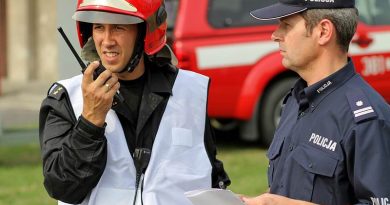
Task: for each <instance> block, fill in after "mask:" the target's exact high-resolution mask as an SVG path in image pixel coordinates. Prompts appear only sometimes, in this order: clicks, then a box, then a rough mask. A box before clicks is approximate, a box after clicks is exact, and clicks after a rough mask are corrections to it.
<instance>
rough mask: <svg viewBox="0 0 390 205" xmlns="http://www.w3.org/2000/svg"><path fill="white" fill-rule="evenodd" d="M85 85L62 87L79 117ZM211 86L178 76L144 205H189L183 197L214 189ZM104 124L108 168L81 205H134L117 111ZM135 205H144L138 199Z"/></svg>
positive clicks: (73, 81) (75, 81) (132, 175)
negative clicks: (209, 145) (208, 139)
mask: <svg viewBox="0 0 390 205" xmlns="http://www.w3.org/2000/svg"><path fill="white" fill-rule="evenodd" d="M81 80H82V75H78V76H75V77H73V78H70V79H67V80H63V81H60V82H59V83H60V84H62V85H63V86H64V87H65V88H66V90H67V92H68V94H69V97H70V101H71V103H72V107H73V110H74V112H75V116H76V117H78V116H80V115H81V112H82V108H83V98H82V91H81ZM208 82H209V80H208V78H207V77H205V76H203V75H200V74H196V73H194V72H190V71H185V70H179V73H178V75H177V78H176V81H175V83H174V86H173V89H172V93H173V94H172V96H170V98H169V100H168V104H167V106H166V109H165V112H164V114H163V117H162V119H161V123H160V127H159V129H158V132H157V135H156V138H155V141H154V144H153V149H152V155H151V159H150V162H149V165H148V168H147V170H146V172H145V175H144V183H143V192H142V200H143V204H144V205H191V202H190V201H189V200H188V199H187V198H185V196H184V192H186V191H190V190H194V189H202V188H210V187H211V171H212V166H211V163H210V160H209V158H208V155H207V152H206V149H205V145H204V133H205V119H206V106H207V92H208ZM106 123H107V126H106V129H105V137H106V138H107V165H106V167H105V169H104V172H103V175H102V177H101V178H100V180H99V182H98V184H97V185H96V187H95V188H94V189H93V190H92V191H91V193H90V194H89V195H88V196H87V197H86V198H85V199H84V201H83V202H82V203H81V204H83V205H114V204H115V205H132V204H133V198H134V193H135V179H136V171H135V167H134V163H133V160H132V157H131V156H130V152H129V150H128V147H127V143H126V139H125V136H124V133H123V129H122V126H121V123H120V121H119V119H118V117H117V115H116V113H115V112H114V111H113V110H110V111H109V112H108V114H107V117H106ZM139 195H140V194H138V196H139ZM58 204H66V203H63V202H61V201H59V202H58ZM136 204H141V202H140V199H139V197H138V199H137V203H136Z"/></svg>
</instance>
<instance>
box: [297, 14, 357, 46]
mask: <svg viewBox="0 0 390 205" xmlns="http://www.w3.org/2000/svg"><path fill="white" fill-rule="evenodd" d="M300 14H301V16H302V17H303V18H304V19H305V22H306V29H307V31H308V32H309V34H311V33H312V31H313V28H314V27H315V26H316V25H317V24H318V23H319V22H320V21H321V20H322V19H328V20H330V21H331V22H332V23H333V25H334V26H335V28H336V39H337V44H338V45H339V46H340V48H341V49H342V51H344V52H348V49H349V44H350V42H351V40H352V37H353V35H354V34H355V32H356V27H357V23H358V19H359V18H358V10H357V9H356V8H342V9H308V10H306V11H304V12H302V13H300Z"/></svg>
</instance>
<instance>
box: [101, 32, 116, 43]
mask: <svg viewBox="0 0 390 205" xmlns="http://www.w3.org/2000/svg"><path fill="white" fill-rule="evenodd" d="M113 44H115V41H114V39H113V35H112V32H111V31H110V30H107V31H106V32H104V38H103V45H104V46H111V45H113Z"/></svg>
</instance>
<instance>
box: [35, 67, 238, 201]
mask: <svg viewBox="0 0 390 205" xmlns="http://www.w3.org/2000/svg"><path fill="white" fill-rule="evenodd" d="M177 71H178V70H177V68H175V67H173V66H171V65H166V66H164V67H158V66H157V65H154V64H146V72H145V75H146V81H145V86H144V89H143V94H142V100H141V103H140V107H139V115H138V121H137V125H136V126H130V124H131V119H130V118H127V117H126V115H127V113H128V109H127V108H126V106H125V105H124V104H123V103H118V104H116V105H113V107H112V109H113V110H115V111H116V113H117V115H118V117H119V119H120V121H121V124H122V127H123V129H124V132H125V135H126V141H127V144H128V147H129V151H130V153H131V154H132V153H133V152H134V149H135V147H140V146H141V147H145V146H152V144H153V141H154V138H155V136H156V133H157V130H158V128H159V124H160V121H161V118H162V116H163V114H164V110H165V107H166V105H167V103H168V99H169V96H170V95H171V94H172V87H173V84H174V82H175V79H176V75H177ZM39 118H40V119H39V137H40V145H41V150H42V159H43V174H44V185H45V188H46V190H47V192H48V193H49V195H50V196H51V197H53V198H55V199H58V200H61V201H63V202H67V203H80V202H82V200H83V199H84V198H85V197H86V196H87V194H88V193H90V191H91V190H92V189H93V188H94V187H95V186H96V184H97V183H98V181H99V179H100V177H101V175H102V174H103V171H104V168H105V165H106V158H107V152H106V151H107V150H106V149H107V144H106V143H107V142H106V139H105V136H104V128H99V127H96V126H94V125H93V124H91V123H90V122H88V121H87V120H85V119H84V118H83V117H82V116H74V112H73V109H72V106H71V104H70V100H69V97H68V94H67V92H66V90H65V89H64V87H62V86H61V85H59V84H56V86H54V88H53V89H50V90H49V92H48V96H47V98H46V99H44V101H43V102H42V106H41V110H40V116H39ZM205 126H206V127H205V137H204V143H205V147H206V150H207V154H208V156H209V159H210V162H211V165H212V167H213V170H212V186H213V187H218V188H219V187H223V188H224V187H225V186H227V185H229V184H230V180H229V178H228V176H227V174H226V172H225V171H224V168H223V164H222V162H221V161H219V160H217V159H216V147H215V137H214V133H213V131H212V128H211V127H210V123H209V120H208V119H207V120H206V125H205ZM129 157H131V156H129Z"/></svg>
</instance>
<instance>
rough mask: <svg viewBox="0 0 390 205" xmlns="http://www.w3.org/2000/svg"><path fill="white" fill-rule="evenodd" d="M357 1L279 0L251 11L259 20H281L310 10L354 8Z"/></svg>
mask: <svg viewBox="0 0 390 205" xmlns="http://www.w3.org/2000/svg"><path fill="white" fill-rule="evenodd" d="M354 7H355V0H278V3H276V4H273V5H271V6H267V7H264V8H261V9H257V10H254V11H251V12H250V14H251V15H252V16H253V17H254V18H256V19H259V20H272V19H279V18H283V17H286V16H290V15H293V14H297V13H300V12H303V11H305V10H308V9H339V8H354Z"/></svg>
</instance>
